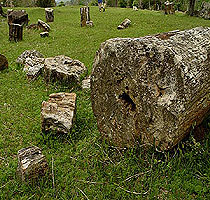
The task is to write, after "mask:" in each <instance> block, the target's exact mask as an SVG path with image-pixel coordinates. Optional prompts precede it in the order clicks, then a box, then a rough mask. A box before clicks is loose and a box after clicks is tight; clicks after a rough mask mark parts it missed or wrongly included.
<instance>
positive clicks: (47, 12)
mask: <svg viewBox="0 0 210 200" xmlns="http://www.w3.org/2000/svg"><path fill="white" fill-rule="evenodd" d="M45 18H46V22H54V14H53V9H52V8H45Z"/></svg>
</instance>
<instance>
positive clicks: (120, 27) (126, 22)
mask: <svg viewBox="0 0 210 200" xmlns="http://www.w3.org/2000/svg"><path fill="white" fill-rule="evenodd" d="M130 24H131V20H130V19H125V20H124V21H123V22H122V23H121V24H120V25H119V26H118V27H117V29H125V28H127V27H128V26H129V25H130Z"/></svg>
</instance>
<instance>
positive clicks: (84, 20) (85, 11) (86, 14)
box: [80, 6, 90, 27]
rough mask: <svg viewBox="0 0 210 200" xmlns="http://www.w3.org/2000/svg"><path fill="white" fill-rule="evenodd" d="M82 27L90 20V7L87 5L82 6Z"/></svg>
mask: <svg viewBox="0 0 210 200" xmlns="http://www.w3.org/2000/svg"><path fill="white" fill-rule="evenodd" d="M80 15H81V27H84V26H86V25H87V24H89V22H90V8H89V7H87V6H85V7H82V8H80Z"/></svg>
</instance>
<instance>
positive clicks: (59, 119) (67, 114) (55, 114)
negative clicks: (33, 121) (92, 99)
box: [41, 93, 76, 134]
mask: <svg viewBox="0 0 210 200" xmlns="http://www.w3.org/2000/svg"><path fill="white" fill-rule="evenodd" d="M75 115H76V94H75V93H55V94H51V95H50V98H49V100H48V101H47V102H46V101H44V102H43V103H42V111H41V121H42V131H43V132H44V133H48V132H54V133H55V132H56V133H61V134H67V133H70V132H71V129H72V126H73V123H74V119H75Z"/></svg>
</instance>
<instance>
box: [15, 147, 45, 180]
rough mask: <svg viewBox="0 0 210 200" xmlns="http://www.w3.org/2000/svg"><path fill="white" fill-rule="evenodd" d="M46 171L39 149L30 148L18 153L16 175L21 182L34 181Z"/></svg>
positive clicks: (43, 158) (43, 157)
mask: <svg viewBox="0 0 210 200" xmlns="http://www.w3.org/2000/svg"><path fill="white" fill-rule="evenodd" d="M47 171H48V164H47V161H46V158H45V156H44V155H43V154H42V152H41V149H40V148H38V147H36V146H32V147H27V148H24V149H21V150H19V151H18V168H17V174H18V176H19V177H20V178H21V180H22V181H26V182H28V181H33V180H36V179H38V178H39V177H41V176H44V175H45V174H46V172H47Z"/></svg>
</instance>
